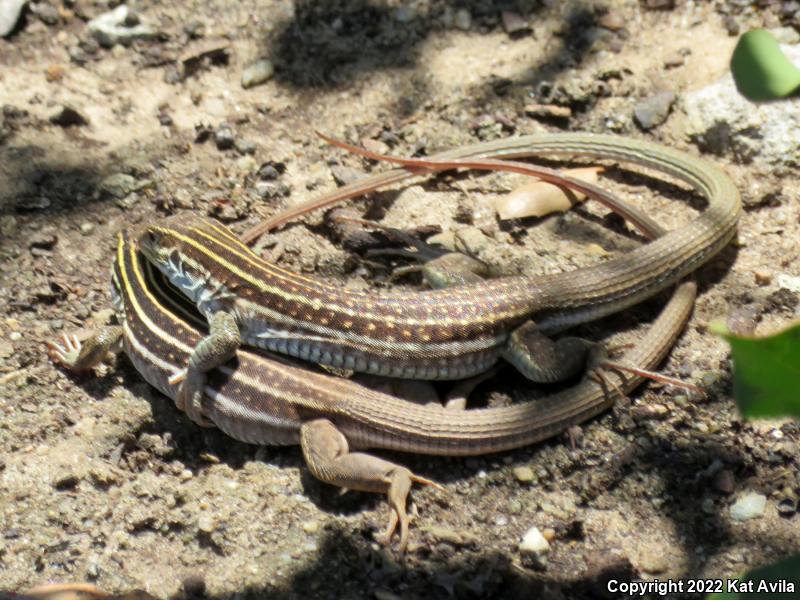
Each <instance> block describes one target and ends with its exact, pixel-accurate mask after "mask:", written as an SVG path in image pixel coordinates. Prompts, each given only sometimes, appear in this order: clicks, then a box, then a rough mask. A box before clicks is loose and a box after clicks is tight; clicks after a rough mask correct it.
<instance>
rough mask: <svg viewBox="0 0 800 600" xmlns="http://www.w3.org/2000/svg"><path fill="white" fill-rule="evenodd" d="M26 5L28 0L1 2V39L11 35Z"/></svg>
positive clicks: (2, 0)
mask: <svg viewBox="0 0 800 600" xmlns="http://www.w3.org/2000/svg"><path fill="white" fill-rule="evenodd" d="M26 3H27V2H26V0H0V37H6V36H7V35H8V34H9V33H11V31H12V30H13V29H14V26H15V25H16V24H17V21H18V20H19V14H20V13H21V12H22V7H23V6H25V4H26Z"/></svg>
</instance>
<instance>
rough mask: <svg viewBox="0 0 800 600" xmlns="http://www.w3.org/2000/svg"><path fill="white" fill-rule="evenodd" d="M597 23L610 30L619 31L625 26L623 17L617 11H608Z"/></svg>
mask: <svg viewBox="0 0 800 600" xmlns="http://www.w3.org/2000/svg"><path fill="white" fill-rule="evenodd" d="M597 24H598V25H600V27H605V28H606V29H609V30H611V31H619V30H620V29H622V28H623V27H625V19H624V18H622V15H620V14H619V13H614V12H609V13H606V14H604V15H603V16H602V17H600V19H599V20H598V21H597Z"/></svg>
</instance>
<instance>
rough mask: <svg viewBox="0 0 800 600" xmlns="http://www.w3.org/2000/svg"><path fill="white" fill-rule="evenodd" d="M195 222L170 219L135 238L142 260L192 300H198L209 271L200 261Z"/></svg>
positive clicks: (148, 227)
mask: <svg viewBox="0 0 800 600" xmlns="http://www.w3.org/2000/svg"><path fill="white" fill-rule="evenodd" d="M195 222H199V223H202V221H200V220H199V219H196V218H189V219H187V218H171V219H166V220H164V221H161V222H156V223H149V224H147V225H146V226H145V227H144V228H143V229H142V230H141V233H140V234H139V236H138V238H137V244H138V247H139V250H140V251H141V253H142V255H144V257H145V259H146V260H147V261H148V262H149V263H150V264H152V265H153V266H154V267H156V268H157V269H158V270H159V271H161V272H162V273H163V274H164V275H166V277H167V278H168V279H169V281H170V282H172V284H173V285H175V286H176V287H177V288H178V289H180V290H181V291H182V292H183V293H184V294H185V295H186V296H188V297H189V298H191V299H192V300H197V297H198V294H199V293H200V292H202V289H203V287H204V284H205V283H206V282H207V281H209V279H210V271H209V269H208V267H207V266H206V264H207V261H204V260H203V247H202V240H200V239H198V236H197V235H196V234H195V233H194V231H193V229H194V227H193V224H194V223H195Z"/></svg>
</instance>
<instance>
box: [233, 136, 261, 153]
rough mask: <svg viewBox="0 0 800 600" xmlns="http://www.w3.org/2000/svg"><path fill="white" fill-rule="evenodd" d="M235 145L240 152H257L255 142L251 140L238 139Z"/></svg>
mask: <svg viewBox="0 0 800 600" xmlns="http://www.w3.org/2000/svg"><path fill="white" fill-rule="evenodd" d="M234 146H235V147H236V151H237V152H238V153H239V154H255V151H256V145H255V143H253V142H251V141H250V140H243V139H237V140H236V141H235V142H234Z"/></svg>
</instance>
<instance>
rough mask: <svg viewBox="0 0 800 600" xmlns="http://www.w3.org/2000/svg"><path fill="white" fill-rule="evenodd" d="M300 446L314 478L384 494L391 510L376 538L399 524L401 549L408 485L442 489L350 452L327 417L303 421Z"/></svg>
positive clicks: (396, 467)
mask: <svg viewBox="0 0 800 600" xmlns="http://www.w3.org/2000/svg"><path fill="white" fill-rule="evenodd" d="M300 446H301V448H302V450H303V457H304V458H305V461H306V465H307V466H308V469H309V471H311V474H312V475H314V477H316V478H317V479H319V480H321V481H324V482H325V483H330V484H332V485H336V486H339V487H343V488H348V489H351V490H359V491H362V492H373V493H377V494H386V496H387V498H388V501H389V507H390V510H391V512H390V516H389V524H388V526H387V528H386V530H385V531H384V533H383V534H381V535H379V536H377V537H378V541H379V542H381V543H383V544H388V543H389V542H390V541H391V538H392V537H393V536H394V533H395V531H396V530H397V528H398V526H399V528H400V544H399V551H400V552H401V553H402V552H404V551H405V549H406V546H407V545H408V515H407V514H406V502H407V500H408V494H409V492H410V491H411V485H412V484H414V483H420V484H422V485H430V486H433V487H435V488H437V489H440V490H441V489H443V488H442V487H441V486H439V485H438V484H436V483H434V482H433V481H430V480H428V479H425V478H423V477H419V476H417V475H414V474H413V473H412V472H411V471H410V470H408V469H406V468H405V467H402V466H400V465H397V464H395V463H392V462H389V461H387V460H384V459H382V458H378V457H377V456H372V455H370V454H366V453H363V452H350V448H349V445H348V443H347V438H345V436H344V434H343V433H342V432H341V431H340V430H339V429H337V428H336V426H335V425H334V424H333V423H332V422H331V421H329V420H327V419H315V420H313V421H307V422H306V423H303V425H302V426H301V428H300Z"/></svg>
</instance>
